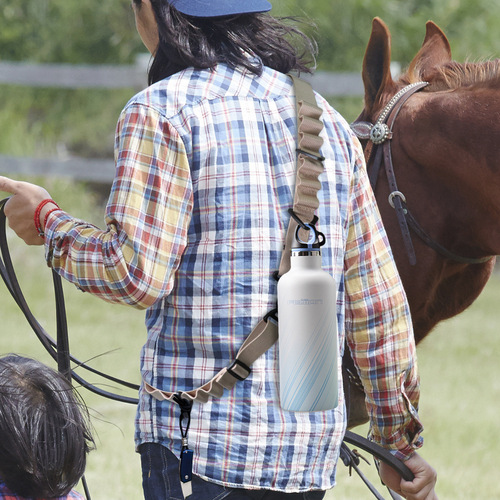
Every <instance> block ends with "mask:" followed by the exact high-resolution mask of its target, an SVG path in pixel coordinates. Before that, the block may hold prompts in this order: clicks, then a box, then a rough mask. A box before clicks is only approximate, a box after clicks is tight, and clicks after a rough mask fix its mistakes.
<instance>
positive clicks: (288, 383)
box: [278, 226, 338, 411]
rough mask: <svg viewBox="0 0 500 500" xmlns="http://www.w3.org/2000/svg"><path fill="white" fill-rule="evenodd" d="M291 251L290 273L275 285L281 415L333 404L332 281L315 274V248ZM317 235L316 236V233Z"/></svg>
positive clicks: (307, 245)
mask: <svg viewBox="0 0 500 500" xmlns="http://www.w3.org/2000/svg"><path fill="white" fill-rule="evenodd" d="M308 227H309V228H310V229H312V230H313V231H310V234H311V235H314V240H315V243H313V244H311V242H310V241H309V242H307V243H304V242H302V241H301V240H300V239H299V237H298V231H299V229H300V227H299V228H298V230H297V235H296V240H298V242H299V243H298V244H297V245H296V246H295V247H294V248H292V251H291V257H290V260H291V265H290V270H289V271H288V272H287V273H286V274H284V275H283V276H282V277H281V278H280V280H279V281H278V316H279V321H278V332H279V373H280V401H281V407H282V408H283V409H284V410H290V411H320V410H331V409H333V408H335V407H336V406H337V404H338V371H337V370H338V338H337V314H336V303H337V301H336V297H337V287H336V284H335V280H334V279H333V278H332V276H330V274H328V273H327V272H325V271H323V270H322V269H321V252H320V250H319V245H318V243H317V235H318V232H317V231H316V229H315V227H314V226H308ZM319 234H321V233H319Z"/></svg>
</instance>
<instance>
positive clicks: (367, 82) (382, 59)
mask: <svg viewBox="0 0 500 500" xmlns="http://www.w3.org/2000/svg"><path fill="white" fill-rule="evenodd" d="M362 76H363V84H364V86H365V111H367V112H370V111H371V109H372V107H373V105H374V103H375V102H376V101H377V98H378V96H379V95H380V94H381V93H382V91H383V90H384V89H385V88H386V87H387V86H389V85H393V84H394V82H393V80H392V77H391V34H390V32H389V29H388V28H387V25H386V24H385V23H384V22H383V21H382V19H380V18H379V17H375V18H374V19H373V22H372V33H371V35H370V40H369V41H368V45H367V47H366V52H365V57H364V59H363V72H362Z"/></svg>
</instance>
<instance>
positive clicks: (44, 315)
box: [0, 0, 500, 500]
mask: <svg viewBox="0 0 500 500" xmlns="http://www.w3.org/2000/svg"><path fill="white" fill-rule="evenodd" d="M272 3H273V4H274V10H273V12H274V13H275V14H276V15H285V16H299V17H305V18H308V19H309V20H310V21H312V22H314V23H315V25H316V26H315V28H312V27H309V28H308V32H309V33H310V34H312V35H313V36H314V37H315V38H316V39H317V41H318V44H319V50H320V55H319V58H318V68H319V69H322V70H329V71H355V72H360V70H361V64H362V59H363V55H364V50H365V46H366V43H367V41H368V37H369V34H370V29H371V21H372V19H373V17H375V16H379V17H381V18H382V19H383V20H384V21H385V22H386V23H387V24H388V26H389V28H390V30H391V32H392V36H393V60H396V61H399V62H401V64H402V66H405V65H406V64H408V63H409V61H410V60H411V58H412V57H413V56H414V54H415V53H416V52H417V51H418V49H419V47H420V45H421V42H422V40H423V37H424V33H425V22H426V21H427V20H428V19H432V20H433V21H435V22H436V23H437V24H438V25H439V26H440V27H441V28H442V29H443V30H444V31H445V33H446V35H447V36H448V38H449V40H450V44H451V47H452V51H453V55H454V57H455V58H456V59H457V60H459V61H462V60H464V59H466V58H471V59H476V58H487V57H490V56H498V55H499V54H498V53H499V45H498V33H499V29H500V3H499V0H349V1H346V0H275V1H273V2H272ZM143 53H144V48H143V47H142V44H141V42H140V40H139V37H138V36H137V34H136V32H135V28H134V22H133V16H132V12H131V9H130V2H129V0H85V1H84V2H78V1H77V2H73V1H68V0H15V1H1V0H0V59H1V60H11V61H33V62H45V63H48V62H57V63H73V64H76V63H79V64H82V63H85V64H104V63H106V64H131V63H133V62H134V61H135V58H136V56H137V55H138V54H143ZM145 81H146V79H145ZM136 90H137V89H132V88H130V89H123V90H119V91H117V90H113V91H111V90H61V89H52V88H51V89H49V88H29V87H15V86H10V85H0V97H1V99H0V129H1V130H2V133H1V134H0V154H2V153H3V154H13V155H18V156H44V157H47V156H48V157H50V156H60V155H78V156H86V157H111V154H112V147H113V133H114V127H115V123H116V119H117V117H118V113H119V111H120V109H121V108H122V107H123V105H124V104H125V103H126V102H127V100H128V99H129V98H130V97H131V96H132V95H133V93H135V92H136ZM333 102H334V104H335V106H336V107H338V108H339V110H340V111H341V112H343V113H344V114H345V115H346V117H347V118H349V119H351V118H354V117H355V116H356V114H357V113H358V112H359V111H360V110H361V105H362V104H361V98H349V99H340V98H336V99H335V100H334V101H333ZM31 180H33V179H31ZM34 181H35V182H41V183H43V184H44V185H45V186H46V187H47V188H48V190H49V192H51V193H52V194H53V196H54V197H55V198H56V199H57V200H59V201H60V203H61V205H62V206H64V207H65V208H66V209H67V210H68V211H69V212H70V213H72V214H74V215H75V216H77V217H81V218H83V219H86V220H91V221H93V222H95V223H96V224H98V225H99V224H101V225H102V206H101V205H100V203H99V198H97V197H96V196H95V193H94V192H92V191H90V190H88V189H87V188H86V187H85V186H83V185H81V184H74V183H71V184H68V183H64V182H62V181H54V180H51V179H43V180H38V181H37V180H36V179H35V180H34ZM11 239H12V246H13V254H14V256H15V264H17V265H18V267H19V268H20V274H21V275H22V276H21V285H22V286H23V289H24V290H25V291H26V294H27V298H28V301H29V303H30V304H32V305H33V310H34V313H35V315H36V316H37V318H39V320H40V321H41V323H42V324H44V325H47V324H48V325H49V327H48V329H49V331H52V332H53V328H51V327H50V325H52V324H53V299H52V296H51V290H50V273H48V270H47V269H46V268H45V267H44V266H43V265H40V263H41V262H43V260H42V259H43V255H42V253H41V251H40V250H41V249H40V248H28V247H26V246H24V245H23V244H21V242H19V241H17V240H16V239H15V238H13V237H12V235H11ZM66 290H67V303H68V304H67V305H68V312H69V315H70V332H71V335H72V337H71V342H72V348H73V349H74V351H75V353H76V354H77V355H78V356H79V357H81V358H82V359H90V358H96V359H94V360H93V361H92V363H93V364H94V365H95V366H96V367H97V368H101V369H105V370H107V371H111V372H113V373H115V374H116V375H118V376H120V377H123V378H126V379H132V380H136V381H137V380H138V378H139V374H138V351H139V349H140V345H141V344H142V343H143V341H144V335H145V332H144V326H143V315H142V314H141V313H139V312H137V311H135V310H130V309H127V308H124V307H120V306H109V305H108V304H105V303H103V302H100V301H98V300H97V299H95V298H93V297H90V296H88V295H87V294H81V293H79V292H77V291H76V290H75V289H74V288H73V287H71V286H69V285H66ZM499 293H500V278H499V276H498V275H496V276H494V277H493V279H492V280H491V281H490V283H489V284H488V286H487V289H486V291H485V292H484V293H483V294H482V296H481V297H480V299H479V300H478V301H477V302H476V303H475V304H474V305H473V306H472V307H471V308H470V309H469V310H468V311H467V312H466V313H464V314H463V315H461V316H459V317H457V318H454V319H453V320H450V321H448V322H446V323H443V324H441V325H440V326H439V328H438V329H437V330H436V332H434V333H432V335H431V336H430V337H429V339H428V340H426V342H425V343H424V345H422V346H420V347H419V356H420V367H421V375H422V402H421V414H422V418H423V420H424V422H425V424H426V431H425V436H426V446H425V448H424V455H425V456H426V457H427V458H428V459H429V460H430V461H431V462H432V463H433V465H434V466H435V467H436V468H437V469H438V472H439V483H438V484H439V487H438V494H439V496H440V498H444V499H454V500H457V499H467V500H469V499H471V498H500V487H499V485H498V481H496V475H497V474H496V464H497V463H498V457H499V454H500V451H499V446H500V445H499V444H498V442H497V441H498V440H496V439H495V438H494V436H495V435H496V434H497V433H498V418H497V413H498V408H497V404H496V401H498V398H499V397H500V385H499V384H500V382H499V381H500V373H499V364H498V362H497V359H496V357H495V353H496V352H497V351H498V327H497V325H498V294H499ZM0 317H1V318H2V328H1V333H2V341H1V342H0V353H3V352H9V351H16V352H20V353H23V354H26V355H31V356H35V357H38V358H40V359H43V360H47V362H49V363H51V362H50V360H49V359H48V358H47V357H45V356H44V354H43V353H42V352H41V348H40V346H39V345H38V344H37V343H36V342H35V341H34V339H33V336H32V335H31V332H30V331H29V328H28V326H27V325H26V323H25V321H24V319H23V318H22V317H21V315H20V313H19V311H18V310H17V308H16V307H15V305H14V304H13V301H12V299H11V298H10V296H8V294H7V293H6V289H5V287H3V285H2V284H1V283H0ZM115 348H118V349H119V350H118V351H113V350H114V349H115ZM108 351H109V352H108ZM83 395H84V397H85V399H86V400H87V402H88V404H89V405H90V406H91V412H92V416H93V421H94V425H95V427H96V431H97V433H98V449H97V451H95V452H93V453H92V454H91V457H90V462H89V471H88V477H89V482H90V486H91V491H92V493H93V498H95V499H97V500H99V499H101V498H106V499H108V498H111V499H121V498H123V499H130V498H140V497H141V493H140V478H139V465H138V458H137V456H136V454H135V453H134V450H133V414H134V409H133V408H130V407H128V406H127V407H125V406H124V405H123V404H119V403H113V402H108V401H106V400H103V399H102V398H97V397H95V396H93V395H91V394H89V393H87V392H86V391H84V392H83ZM492 437H493V438H492ZM328 498H339V499H351V498H370V495H369V494H368V493H367V490H365V489H364V487H362V486H360V484H359V481H358V480H357V479H354V478H348V476H347V473H346V472H345V471H344V470H342V471H341V473H340V475H339V487H338V488H336V490H335V493H331V494H330V493H329V496H328Z"/></svg>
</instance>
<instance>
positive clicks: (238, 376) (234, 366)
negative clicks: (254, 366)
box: [226, 359, 252, 380]
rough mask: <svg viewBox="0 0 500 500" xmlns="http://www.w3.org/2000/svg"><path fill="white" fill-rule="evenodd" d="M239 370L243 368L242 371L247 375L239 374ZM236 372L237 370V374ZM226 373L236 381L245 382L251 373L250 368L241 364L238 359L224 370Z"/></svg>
mask: <svg viewBox="0 0 500 500" xmlns="http://www.w3.org/2000/svg"><path fill="white" fill-rule="evenodd" d="M239 368H243V370H245V371H246V372H247V373H246V374H241V370H239ZM236 370H238V371H239V373H238V372H237V371H236ZM226 371H227V372H228V373H230V374H231V375H232V376H233V377H234V378H235V379H237V380H245V379H246V378H247V377H248V376H249V375H250V373H252V370H251V368H250V367H249V366H247V365H246V364H245V363H243V362H241V361H240V360H239V359H235V360H234V361H233V364H232V365H231V366H228V367H227V368H226Z"/></svg>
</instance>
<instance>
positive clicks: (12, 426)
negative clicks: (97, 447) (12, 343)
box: [0, 355, 93, 497]
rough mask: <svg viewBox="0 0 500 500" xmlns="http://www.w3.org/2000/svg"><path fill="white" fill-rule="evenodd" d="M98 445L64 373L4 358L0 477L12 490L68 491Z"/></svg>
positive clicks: (36, 493) (0, 364) (0, 367)
mask: <svg viewBox="0 0 500 500" xmlns="http://www.w3.org/2000/svg"><path fill="white" fill-rule="evenodd" d="M92 446H93V440H92V436H91V433H90V428H89V420H88V413H87V410H86V407H85V405H84V403H83V402H82V401H81V400H79V398H78V397H77V395H76V393H75V392H74V391H73V389H72V387H71V385H70V384H69V382H68V381H67V380H66V379H65V378H64V377H63V376H62V375H61V374H59V373H58V372H57V371H55V370H53V369H52V368H49V367H48V366H46V365H44V364H42V363H40V362H38V361H35V360H33V359H28V358H24V357H21V356H17V355H9V356H6V357H3V358H0V477H1V479H2V480H3V481H4V482H5V484H6V485H7V487H8V488H9V489H11V490H12V491H13V492H15V493H16V494H18V495H21V496H24V497H57V496H63V495H66V494H67V493H68V492H69V490H70V489H71V488H72V487H73V486H74V485H75V484H76V483H77V482H78V480H79V479H80V477H81V476H82V475H83V472H84V470H85V464H86V455H87V453H88V452H89V450H90V449H91V447H92Z"/></svg>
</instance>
